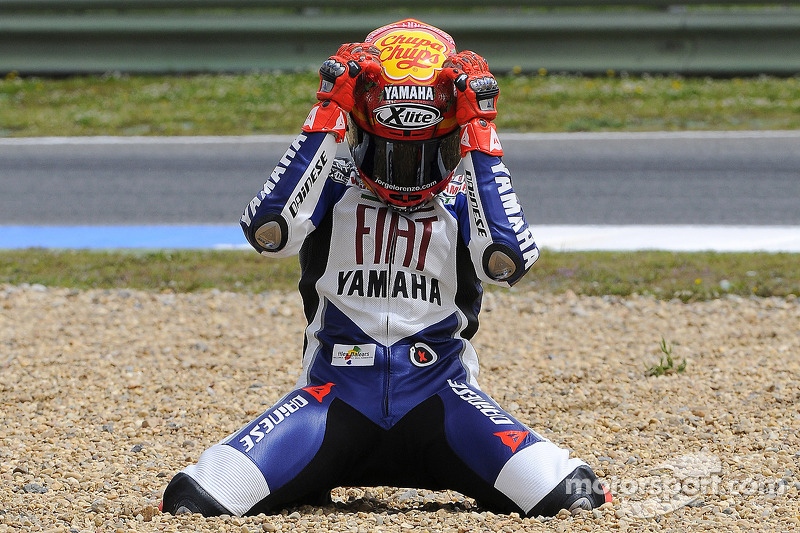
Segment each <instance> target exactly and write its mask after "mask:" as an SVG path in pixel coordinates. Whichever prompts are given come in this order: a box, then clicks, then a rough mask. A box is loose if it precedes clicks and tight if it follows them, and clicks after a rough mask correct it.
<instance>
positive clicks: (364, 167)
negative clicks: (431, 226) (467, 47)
mask: <svg viewBox="0 0 800 533" xmlns="http://www.w3.org/2000/svg"><path fill="white" fill-rule="evenodd" d="M365 42H366V43H369V44H371V45H374V46H375V47H376V48H377V49H378V50H380V59H381V72H380V74H379V75H369V76H368V75H366V74H362V76H363V77H362V79H360V80H358V81H359V82H358V83H357V84H356V88H355V95H354V96H355V105H354V106H353V110H352V111H351V113H350V116H349V123H348V131H347V142H348V145H349V147H350V153H351V155H352V157H353V160H354V162H355V164H356V166H357V167H358V170H359V174H360V175H361V178H362V180H363V181H364V183H365V185H366V186H367V187H369V188H370V189H371V190H372V191H373V192H374V193H375V194H376V195H377V196H378V197H379V198H380V199H381V200H382V201H383V202H385V203H386V204H388V205H391V206H393V207H395V208H397V209H399V210H402V211H413V210H414V209H417V208H419V207H420V206H422V205H424V204H425V203H426V202H428V201H429V200H430V199H431V198H433V197H434V196H435V195H436V194H438V193H439V192H441V191H442V190H443V189H444V188H445V187H446V186H447V184H448V182H449V181H450V179H451V178H452V176H453V172H454V171H455V169H456V167H457V166H458V163H459V162H460V160H461V156H460V149H459V137H460V135H459V133H460V129H459V126H458V123H457V122H456V94H455V88H454V86H453V82H452V81H451V80H449V79H447V78H446V77H445V76H439V73H440V72H441V69H442V65H443V63H444V61H445V59H447V57H449V56H451V55H453V54H455V53H456V46H455V42H454V41H453V38H452V37H450V35H448V34H447V33H445V32H443V31H442V30H440V29H438V28H435V27H433V26H430V25H428V24H424V23H422V22H420V21H417V20H414V19H406V20H402V21H400V22H396V23H393V24H389V25H387V26H383V27H382V28H378V29H377V30H375V31H373V32H372V33H370V34H369V35H368V36H367V38H366V40H365Z"/></svg>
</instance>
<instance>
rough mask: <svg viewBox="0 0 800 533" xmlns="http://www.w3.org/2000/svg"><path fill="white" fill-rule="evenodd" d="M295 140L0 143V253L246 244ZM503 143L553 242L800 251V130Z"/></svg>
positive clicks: (526, 202)
mask: <svg viewBox="0 0 800 533" xmlns="http://www.w3.org/2000/svg"><path fill="white" fill-rule="evenodd" d="M292 138H293V136H248V137H162V138H159V137H87V138H63V137H60V138H59V137H55V138H28V139H25V138H23V139H13V138H9V139H0V185H1V186H2V188H1V189H0V248H2V247H12V248H14V247H21V246H22V247H24V246H46V247H49V246H63V247H85V246H89V247H115V246H122V247H127V246H135V247H175V246H181V247H206V246H227V245H232V246H239V245H242V244H243V239H242V237H241V233H240V232H239V230H238V229H237V226H238V224H237V222H238V218H239V215H240V213H241V211H242V209H243V207H244V206H245V205H246V203H247V202H248V201H249V200H250V198H251V197H252V196H253V195H254V194H255V193H256V192H258V191H259V190H260V188H261V186H262V184H263V181H264V179H265V178H266V176H267V175H268V174H269V172H270V171H271V170H272V167H273V166H274V164H275V162H276V161H277V160H278V159H279V158H280V157H281V155H282V154H283V153H284V151H285V149H286V147H287V146H288V145H289V143H290V142H291V140H292ZM501 140H502V141H503V144H504V149H505V152H506V156H505V157H504V162H505V164H506V165H507V166H508V168H509V170H510V171H511V174H512V176H513V180H514V187H515V189H516V191H517V194H518V195H519V197H520V201H521V203H522V205H523V207H524V208H525V213H526V217H527V219H528V221H529V223H531V224H532V225H536V226H548V227H549V229H548V230H547V232H546V233H544V236H545V237H548V236H551V237H552V239H553V240H552V241H550V243H548V242H547V241H546V240H545V245H548V244H550V245H551V246H554V247H561V248H563V249H569V248H572V247H575V246H577V247H579V248H580V249H640V248H642V247H651V246H653V245H654V244H656V245H658V246H666V247H667V249H722V250H740V249H741V250H749V249H766V250H777V251H780V250H789V251H795V250H800V131H786V132H781V131H767V132H683V133H678V132H675V133H668V132H661V133H658V132H656V133H576V134H506V135H501ZM344 152H345V150H344V147H342V154H344ZM198 225H201V226H204V230H203V232H198V231H197V229H196V227H197V226H198ZM156 226H159V229H156ZM162 226H163V227H167V228H168V229H167V230H162V229H160V227H162ZM642 226H644V229H642ZM734 226H737V227H747V228H749V229H747V230H746V231H744V230H745V228H740V229H737V230H736V231H733V227H734ZM78 227H80V229H79V228H78ZM127 227H137V228H140V229H139V230H137V231H138V233H137V231H128V230H126V229H125V228H127ZM678 227H681V228H682V230H681V233H680V234H677V233H676V230H675V229H674V228H678ZM141 228H144V230H142V229H141ZM148 228H149V229H148ZM698 228H701V229H698ZM759 228H761V229H760V230H759ZM659 232H660V233H659ZM701 232H702V234H701ZM3 234H5V235H3ZM537 235H542V233H541V232H539V231H537ZM121 236H122V237H121ZM694 236H697V237H698V238H697V239H694ZM537 240H540V242H541V239H539V238H538V237H537ZM722 240H724V241H725V242H724V243H722V244H721V245H718V243H720V241H722ZM753 243H758V244H757V245H754V244H753ZM762 243H763V244H762Z"/></svg>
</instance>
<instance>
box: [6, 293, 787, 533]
mask: <svg viewBox="0 0 800 533" xmlns="http://www.w3.org/2000/svg"><path fill="white" fill-rule="evenodd" d="M481 318H482V321H481V330H480V332H479V333H478V335H477V336H476V339H475V344H476V347H477V349H478V353H479V355H480V356H481V360H482V370H483V373H482V375H481V376H480V378H479V379H480V382H481V384H482V386H483V388H484V389H485V390H486V391H487V392H489V393H490V394H492V395H493V396H494V397H495V398H496V399H497V400H498V401H499V402H500V403H501V405H503V406H505V407H506V408H507V409H509V410H510V411H512V412H513V413H514V414H515V415H516V416H517V417H519V418H520V419H521V420H523V421H525V422H528V423H530V425H531V426H532V427H533V428H534V429H537V430H538V431H540V432H541V433H543V434H545V435H546V436H548V437H549V438H550V439H552V440H554V441H555V442H556V443H558V444H561V445H564V446H568V447H571V448H572V449H573V450H574V452H575V454H576V455H577V456H579V457H582V458H584V459H585V460H586V461H587V462H588V463H589V464H590V465H591V466H592V467H593V468H595V470H596V471H597V472H598V474H600V475H601V476H602V477H603V478H605V479H606V481H607V482H608V483H609V484H610V485H611V486H612V488H613V491H614V494H615V501H614V502H613V503H612V504H606V505H605V506H604V507H603V508H601V509H596V510H594V511H592V512H583V513H581V514H579V515H577V516H574V517H572V516H569V515H568V514H567V513H562V514H561V515H559V517H556V518H553V519H539V520H537V519H521V518H520V517H518V516H516V515H510V516H509V515H495V514H493V513H490V512H486V511H485V510H483V509H482V508H480V507H479V506H477V505H476V503H475V502H474V501H473V500H471V499H470V498H466V497H464V496H462V495H461V494H458V493H456V492H451V491H441V492H433V491H426V490H421V489H415V488H413V487H370V488H352V487H350V488H339V489H336V490H335V491H334V493H333V499H334V504H333V505H330V506H326V507H302V508H299V509H288V510H286V511H285V512H283V513H281V514H279V515H275V516H265V515H259V516H255V517H248V518H236V517H219V518H213V519H205V518H202V517H200V516H193V515H183V516H179V517H173V516H169V515H161V514H160V513H158V510H157V506H158V502H159V500H160V496H161V493H162V491H163V489H164V487H165V486H166V483H167V482H168V481H169V479H170V478H171V477H172V475H173V474H174V473H175V472H177V471H179V470H180V469H182V468H183V467H184V466H185V465H186V464H188V463H190V462H194V461H195V460H196V459H197V457H198V456H199V455H200V453H201V452H202V451H203V450H204V449H205V448H206V447H208V446H210V445H211V444H212V443H214V442H217V441H218V440H219V439H220V438H221V437H223V436H225V435H226V434H228V433H230V432H232V431H234V430H236V429H238V428H239V427H240V426H241V425H242V424H243V423H245V422H247V421H248V420H250V419H251V418H253V417H254V416H256V415H257V414H259V413H260V412H261V411H263V410H264V409H266V407H268V406H269V405H271V404H272V403H273V402H274V401H276V400H277V399H278V398H279V397H280V396H281V395H282V394H283V393H284V392H286V391H288V390H289V389H290V388H291V387H292V385H293V384H294V382H295V380H296V379H297V374H298V370H299V367H300V346H301V344H302V327H303V317H302V312H301V307H300V303H299V298H298V297H297V295H296V294H295V293H279V292H270V293H264V294H257V295H245V294H233V293H222V292H219V291H210V292H205V293H197V294H171V293H154V292H142V291H135V290H110V291H109V290H91V291H76V290H69V289H55V288H48V287H42V286H9V285H0V532H6V531H20V530H23V531H64V532H66V531H80V532H83V531H184V530H187V529H193V530H196V531H220V530H224V531H242V532H245V531H249V532H253V531H275V532H288V531H290V530H291V531H303V530H316V531H348V532H353V533H359V532H369V531H386V532H388V531H411V530H414V531H417V530H419V531H425V530H428V531H448V532H466V531H522V530H525V531H567V530H569V531H581V530H593V531H595V530H596V531H603V530H613V531H629V530H637V531H639V530H644V531H662V530H664V531H670V530H672V531H700V530H708V531H712V530H723V529H724V530H727V531H755V530H765V531H787V530H791V529H798V528H800V496H798V488H800V437H799V436H798V432H799V431H800V414H799V413H798V407H797V406H798V403H800V304H798V301H797V300H796V299H793V298H790V299H775V298H770V299H757V298H753V299H741V298H735V297H730V298H727V299H720V300H714V301H709V302H698V303H689V304H684V303H680V302H663V301H657V300H655V299H653V298H649V297H641V296H634V297H630V298H626V299H620V298H615V297H605V298H598V297H591V298H590V297H578V296H575V295H574V294H569V293H568V294H565V295H550V294H535V293H522V292H517V291H513V290H512V291H491V292H489V293H487V295H486V298H485V302H484V313H483V315H482V317H481ZM662 337H663V338H664V339H665V340H666V342H667V344H668V345H670V346H672V348H673V357H674V358H675V361H676V364H677V363H679V362H681V361H683V360H684V359H685V360H686V370H685V371H684V372H682V373H676V372H673V373H671V374H668V375H665V376H659V377H648V376H647V375H646V368H647V367H648V366H652V365H654V364H657V363H658V362H659V357H660V355H661V353H660V350H659V344H660V342H661V338H662Z"/></svg>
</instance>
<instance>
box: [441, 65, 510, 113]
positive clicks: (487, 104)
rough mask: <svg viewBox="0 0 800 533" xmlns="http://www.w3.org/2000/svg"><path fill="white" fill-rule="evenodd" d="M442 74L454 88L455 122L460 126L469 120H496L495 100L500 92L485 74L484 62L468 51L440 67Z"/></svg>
mask: <svg viewBox="0 0 800 533" xmlns="http://www.w3.org/2000/svg"><path fill="white" fill-rule="evenodd" d="M444 65H445V68H444V73H445V75H446V76H448V77H449V78H450V79H451V80H453V84H454V85H455V86H456V90H457V91H458V100H457V102H456V120H457V121H458V123H459V124H460V125H461V126H464V125H466V124H467V123H468V122H470V121H471V120H473V119H476V118H482V119H484V120H487V121H492V120H494V118H495V117H496V116H497V96H498V95H499V94H500V88H499V87H498V85H497V80H496V79H495V78H494V76H492V74H491V72H489V65H488V64H487V63H486V60H485V59H484V58H482V57H481V56H479V55H478V54H476V53H475V52H471V51H469V50H464V51H463V52H459V53H458V54H456V55H453V56H450V57H448V58H447V60H446V61H445V63H444Z"/></svg>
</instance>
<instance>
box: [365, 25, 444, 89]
mask: <svg viewBox="0 0 800 533" xmlns="http://www.w3.org/2000/svg"><path fill="white" fill-rule="evenodd" d="M375 45H376V46H377V47H378V48H379V49H380V50H381V65H382V66H383V71H384V73H385V74H386V76H387V77H388V78H389V79H391V80H395V81H399V80H402V79H405V78H408V77H411V78H414V79H415V80H417V81H428V80H431V79H433V77H434V76H435V75H436V70H437V69H438V68H441V66H442V63H444V60H445V54H446V53H447V51H448V46H447V45H445V43H443V42H442V41H440V40H439V39H438V38H437V37H436V36H435V35H433V34H432V33H429V32H427V31H420V30H406V29H399V30H396V31H393V32H390V33H388V34H386V35H384V36H383V37H381V38H379V39H378V40H377V42H376V43H375Z"/></svg>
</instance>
